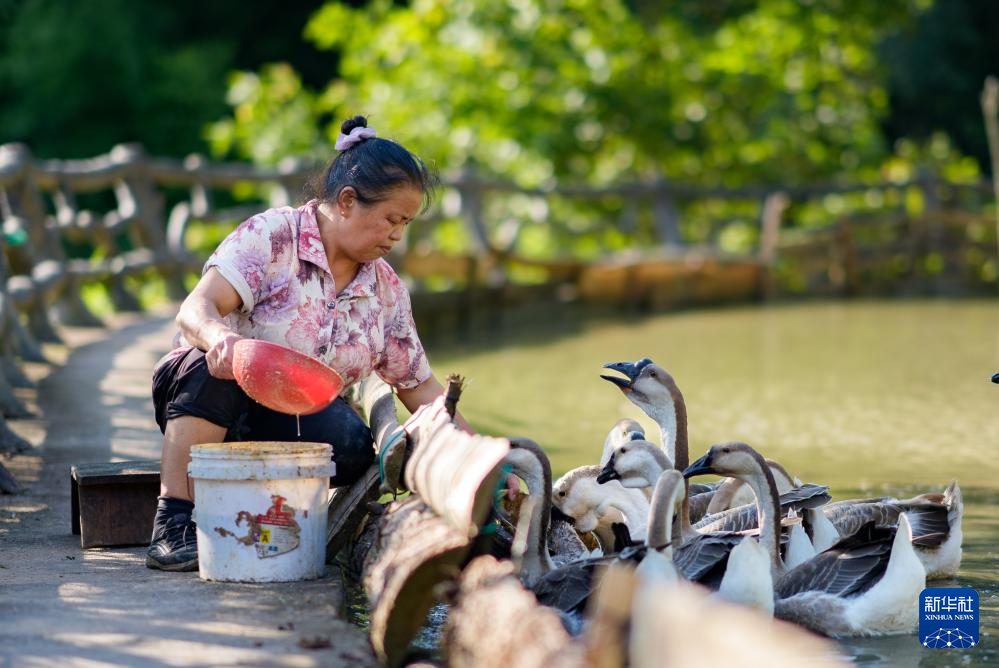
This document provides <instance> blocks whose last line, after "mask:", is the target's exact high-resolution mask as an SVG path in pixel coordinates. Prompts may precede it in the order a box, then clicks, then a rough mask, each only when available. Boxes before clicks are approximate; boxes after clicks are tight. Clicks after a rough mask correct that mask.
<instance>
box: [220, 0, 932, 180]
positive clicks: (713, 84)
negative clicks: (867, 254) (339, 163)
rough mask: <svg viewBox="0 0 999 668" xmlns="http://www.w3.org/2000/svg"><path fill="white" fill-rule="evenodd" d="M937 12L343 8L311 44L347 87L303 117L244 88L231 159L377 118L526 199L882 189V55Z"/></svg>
mask: <svg viewBox="0 0 999 668" xmlns="http://www.w3.org/2000/svg"><path fill="white" fill-rule="evenodd" d="M926 4H927V3H926V2H925V1H924V0H886V1H885V2H878V3H870V2H863V1H860V0H829V1H825V2H807V1H806V2H801V1H799V0H759V1H757V2H747V1H745V0H728V1H719V2H711V3H673V4H667V5H665V6H663V5H661V4H660V3H642V2H636V3H625V2H622V1H621V0H502V1H500V0H450V1H446V0H414V1H413V2H412V3H411V4H410V5H409V6H397V5H395V4H394V3H392V2H388V1H385V0H376V1H375V2H372V3H370V4H369V5H368V6H366V7H365V8H363V9H355V8H349V7H346V6H344V5H342V4H340V3H335V2H330V3H327V4H325V5H324V6H323V7H322V9H321V10H320V11H319V12H317V13H316V15H315V16H314V17H313V18H312V20H311V21H310V23H309V25H308V27H307V29H306V33H305V34H306V37H307V39H309V40H311V41H312V42H314V43H315V45H316V46H317V47H318V48H320V49H324V50H330V51H334V52H336V53H337V54H338V55H339V57H340V70H339V76H338V77H336V78H335V79H333V80H331V81H330V83H329V85H327V86H326V87H325V88H324V90H322V91H320V92H319V93H317V94H316V95H311V94H309V93H308V92H307V91H304V90H303V91H302V93H301V94H300V95H298V96H296V97H295V99H294V104H292V103H291V101H290V100H289V101H283V102H280V103H278V102H277V100H276V99H275V94H274V93H273V92H272V89H273V88H275V81H274V80H273V77H270V80H268V77H267V76H266V73H265V76H262V77H258V79H257V80H254V81H252V82H250V83H249V84H248V83H247V81H246V80H245V79H240V80H238V81H237V83H236V85H235V86H234V88H233V90H234V91H235V90H237V89H238V88H247V87H248V88H249V89H252V91H251V94H249V95H238V96H236V97H237V98H238V100H236V102H237V107H236V112H235V115H234V117H233V118H232V119H230V120H228V121H225V122H223V123H222V124H221V125H220V126H218V127H217V128H216V132H215V133H214V134H215V137H216V138H217V139H218V141H217V142H216V144H215V146H216V148H217V149H218V150H219V151H223V152H224V151H226V150H231V151H235V152H236V153H237V154H240V155H249V156H254V157H256V158H257V159H258V160H260V159H262V160H264V161H269V160H273V159H275V158H276V157H277V155H276V154H274V153H273V152H271V151H268V150H261V148H260V147H259V143H260V142H266V143H269V144H271V145H273V144H275V143H277V144H283V145H285V146H292V147H295V148H296V149H299V148H300V149H301V150H302V151H305V150H308V147H305V146H304V145H303V136H302V131H301V128H300V127H299V126H300V124H301V123H306V122H309V123H316V124H325V127H326V131H325V138H324V141H325V142H327V146H328V142H330V141H331V139H332V138H333V137H335V135H336V130H337V124H338V122H339V121H340V120H342V119H343V118H344V117H346V116H349V115H352V114H354V113H365V114H367V115H368V116H369V117H370V120H371V123H372V125H374V126H375V127H378V128H382V129H383V131H386V132H388V133H389V134H391V135H393V136H395V137H396V138H398V139H399V140H401V141H403V142H404V143H405V144H406V145H408V146H412V147H413V148H414V149H416V150H417V151H418V152H419V153H420V154H421V155H423V156H425V157H428V158H430V159H432V160H434V161H436V162H437V164H439V165H442V166H445V167H456V166H460V165H464V164H467V163H474V164H476V165H477V166H478V167H479V168H480V169H482V170H484V171H487V172H491V173H495V174H499V175H503V176H506V177H509V178H512V179H514V180H516V181H518V182H520V183H522V184H525V185H535V184H544V183H548V182H550V181H552V180H553V179H556V178H570V179H572V180H585V181H589V182H592V183H605V182H610V181H615V180H619V179H622V178H653V177H655V176H658V175H663V176H666V177H668V178H675V179H681V180H685V181H699V182H702V183H722V184H739V183H744V182H747V181H781V182H789V181H791V182H794V181H809V180H815V179H821V178H828V177H832V176H836V175H840V174H843V173H844V172H848V173H851V174H853V175H865V174H873V173H876V172H877V170H879V169H880V167H881V165H882V163H883V161H884V159H885V157H886V156H887V155H888V154H889V153H890V148H891V147H889V146H888V145H887V144H886V141H885V138H884V134H883V132H882V122H883V121H884V119H885V118H886V115H887V114H888V111H889V106H888V105H889V97H888V94H887V91H886V88H885V80H886V74H885V71H884V70H883V67H882V65H881V61H880V60H879V59H878V58H877V48H878V45H879V44H880V43H881V42H882V41H883V39H884V38H885V36H886V35H888V34H894V33H895V32H897V31H899V30H901V29H903V28H905V27H906V26H909V25H911V24H912V21H913V20H914V19H915V18H916V17H917V16H918V15H919V12H920V11H921V10H922V9H924V8H925V5H926ZM245 119H252V120H245ZM254 126H256V127H259V128H267V129H268V130H269V131H270V130H274V129H275V128H278V129H281V130H279V131H277V132H276V133H272V132H265V133H263V135H262V136H261V134H260V133H258V132H257V131H255V130H252V129H251V128H253V127H254ZM282 133H284V135H283V136H285V137H286V138H287V139H286V140H280V139H277V138H276V136H281V135H282ZM306 143H307V142H306Z"/></svg>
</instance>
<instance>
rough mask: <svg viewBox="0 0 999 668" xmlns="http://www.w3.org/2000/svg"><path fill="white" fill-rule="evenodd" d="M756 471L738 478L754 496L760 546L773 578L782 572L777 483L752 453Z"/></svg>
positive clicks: (768, 469)
mask: <svg viewBox="0 0 999 668" xmlns="http://www.w3.org/2000/svg"><path fill="white" fill-rule="evenodd" d="M753 455H754V457H753V459H754V461H756V463H757V466H756V470H754V471H753V473H751V474H749V475H748V476H745V477H743V476H740V477H741V478H742V479H743V480H745V481H746V483H747V484H748V485H749V486H750V487H751V488H752V490H753V493H754V494H755V495H756V515H757V517H758V518H759V524H760V544H761V545H763V546H764V547H765V548H766V550H767V552H768V554H769V555H770V565H771V570H772V571H773V574H774V576H777V575H780V574H782V573H783V572H784V570H785V569H784V562H783V560H781V557H780V499H779V497H778V496H777V483H776V482H775V481H774V476H773V473H771V472H770V468H769V467H768V466H767V465H766V462H764V461H763V457H761V456H759V455H758V454H756V453H753Z"/></svg>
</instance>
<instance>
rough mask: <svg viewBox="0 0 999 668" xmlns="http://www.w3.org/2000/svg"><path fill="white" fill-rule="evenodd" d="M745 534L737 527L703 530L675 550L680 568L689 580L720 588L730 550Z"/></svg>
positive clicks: (675, 557) (678, 567) (676, 562)
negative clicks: (731, 529) (739, 531)
mask: <svg viewBox="0 0 999 668" xmlns="http://www.w3.org/2000/svg"><path fill="white" fill-rule="evenodd" d="M743 538H745V536H744V535H743V534H741V533H738V532H735V531H725V532H720V533H712V534H701V535H700V536H695V537H694V538H693V540H689V541H686V542H685V543H684V544H683V545H681V546H680V548H679V549H678V550H675V551H674V552H673V563H674V564H675V565H676V569H677V570H678V571H679V572H680V573H681V574H682V575H683V577H685V578H686V579H688V580H691V581H693V582H700V583H701V584H703V585H706V586H708V587H712V586H713V587H712V588H714V589H717V588H718V585H720V584H721V579H722V576H723V575H724V574H725V564H726V561H727V560H728V554H729V552H731V551H732V548H734V547H735V546H736V545H738V544H739V543H740V542H742V539H743Z"/></svg>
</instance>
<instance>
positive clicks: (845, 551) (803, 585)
mask: <svg viewBox="0 0 999 668" xmlns="http://www.w3.org/2000/svg"><path fill="white" fill-rule="evenodd" d="M894 539H895V531H894V530H893V529H890V528H885V527H879V526H877V525H876V524H875V523H874V522H868V523H866V524H864V525H863V526H862V527H861V529H860V531H858V532H856V533H855V534H853V535H851V536H847V537H846V538H843V539H842V540H840V541H839V542H838V543H836V544H835V545H833V546H832V547H831V548H829V549H828V550H826V551H825V552H822V553H821V554H818V555H816V556H815V558H814V559H811V560H809V561H806V562H805V563H803V564H802V565H800V566H798V567H797V568H795V569H794V570H792V571H790V572H788V573H787V574H786V575H784V576H783V577H781V578H780V579H779V580H778V581H777V582H775V583H774V591H775V593H776V596H777V598H778V599H783V598H788V597H790V596H794V595H795V594H801V593H804V592H809V591H820V592H825V593H827V594H833V595H835V596H840V597H843V598H846V597H850V596H856V595H859V594H862V593H863V592H865V591H867V590H868V589H870V588H871V587H872V586H874V584H875V583H877V582H878V581H879V580H880V579H881V577H882V576H883V575H884V573H885V569H887V568H888V559H889V558H890V557H891V545H892V541H893V540H894Z"/></svg>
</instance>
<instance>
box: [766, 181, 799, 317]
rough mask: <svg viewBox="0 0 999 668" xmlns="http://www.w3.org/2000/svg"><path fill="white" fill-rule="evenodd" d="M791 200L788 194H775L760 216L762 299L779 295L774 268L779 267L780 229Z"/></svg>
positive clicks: (770, 195) (768, 199)
mask: <svg viewBox="0 0 999 668" xmlns="http://www.w3.org/2000/svg"><path fill="white" fill-rule="evenodd" d="M790 204H791V200H790V198H789V197H788V196H787V194H786V193H783V192H779V191H778V192H773V193H770V194H769V195H767V196H766V198H765V199H764V200H763V211H762V213H761V216H760V251H759V257H758V261H759V263H760V284H759V291H760V299H763V300H770V299H773V298H774V296H775V295H776V293H777V280H776V277H775V276H774V268H775V267H776V265H777V253H778V244H779V242H780V227H781V222H782V221H783V219H784V212H785V211H786V210H787V208H788V206H790Z"/></svg>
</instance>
